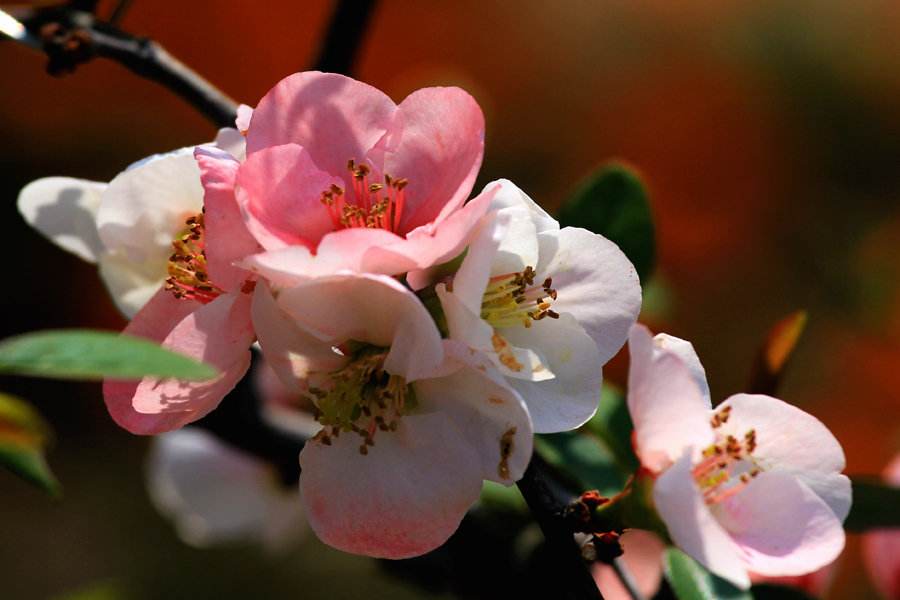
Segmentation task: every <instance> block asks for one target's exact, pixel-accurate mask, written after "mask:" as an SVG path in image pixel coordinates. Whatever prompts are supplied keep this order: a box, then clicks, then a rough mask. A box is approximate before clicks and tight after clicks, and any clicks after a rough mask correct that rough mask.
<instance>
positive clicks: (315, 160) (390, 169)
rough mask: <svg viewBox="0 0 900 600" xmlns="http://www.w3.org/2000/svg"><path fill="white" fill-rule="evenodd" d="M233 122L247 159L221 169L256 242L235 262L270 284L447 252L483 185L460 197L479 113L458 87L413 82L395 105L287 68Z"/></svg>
mask: <svg viewBox="0 0 900 600" xmlns="http://www.w3.org/2000/svg"><path fill="white" fill-rule="evenodd" d="M248 117H249V118H248ZM241 122H242V127H244V126H246V128H247V134H246V135H247V160H246V162H245V163H244V164H241V165H240V166H239V167H237V165H234V166H233V167H230V168H236V169H237V176H236V178H235V186H236V188H235V189H236V195H237V199H238V202H239V204H240V206H241V210H242V211H243V215H244V219H245V220H246V223H247V227H248V229H249V230H250V231H251V233H252V234H253V235H254V236H255V238H256V239H257V240H258V241H259V243H260V244H261V245H262V246H263V248H265V250H267V252H266V253H264V254H261V255H259V256H255V257H253V258H251V259H248V260H247V261H246V264H247V266H248V267H249V268H251V269H253V270H255V271H258V272H259V273H261V274H263V275H265V276H266V277H267V278H269V279H270V280H271V281H272V282H273V283H279V284H288V283H290V282H293V281H295V280H296V278H297V277H308V276H314V275H318V274H327V273H333V272H336V271H338V270H340V269H351V270H354V271H357V272H371V273H382V274H388V275H397V274H401V273H405V272H408V271H414V270H417V269H423V268H426V267H429V266H431V265H434V264H437V263H440V262H444V261H446V260H449V259H450V258H452V257H454V256H456V255H457V254H459V253H460V252H461V251H462V249H463V247H464V246H465V243H466V240H467V237H468V235H469V232H470V230H471V229H472V227H473V226H474V224H475V223H476V222H477V220H478V219H479V218H480V217H481V216H482V215H483V214H484V212H485V211H486V210H487V204H488V202H490V197H491V196H492V194H493V191H489V192H487V193H485V194H482V195H481V196H479V197H478V198H476V199H474V200H472V201H471V202H469V203H468V204H467V205H465V206H463V203H464V202H465V200H466V198H468V195H469V192H470V191H471V189H472V185H473V183H474V181H475V177H476V175H477V173H478V169H479V167H480V165H481V158H482V153H483V146H484V118H483V116H482V114H481V110H480V108H479V107H478V104H477V103H476V102H475V100H474V99H472V97H471V96H469V95H468V94H467V93H466V92H464V91H462V90H460V89H458V88H425V89H421V90H418V91H416V92H414V93H413V94H410V95H409V96H408V97H407V98H406V99H405V100H404V101H403V102H401V103H400V104H399V105H395V104H394V103H393V101H391V99H390V98H388V97H387V96H386V95H385V94H384V93H382V92H380V91H379V90H377V89H375V88H373V87H371V86H369V85H366V84H364V83H361V82H358V81H355V80H353V79H350V78H347V77H344V76H341V75H336V74H332V73H318V72H307V73H298V74H295V75H291V76H290V77H287V78H286V79H284V80H282V81H281V82H279V83H278V84H277V85H276V86H275V87H274V88H272V90H270V91H269V93H268V94H266V96H265V97H263V99H262V100H260V102H259V104H258V105H257V106H256V108H255V109H253V111H252V116H251V115H250V113H249V111H248V110H245V111H244V112H243V114H242V115H241ZM221 160H222V161H224V162H228V161H229V159H228V158H227V157H221ZM235 162H236V161H235ZM285 279H286V281H285Z"/></svg>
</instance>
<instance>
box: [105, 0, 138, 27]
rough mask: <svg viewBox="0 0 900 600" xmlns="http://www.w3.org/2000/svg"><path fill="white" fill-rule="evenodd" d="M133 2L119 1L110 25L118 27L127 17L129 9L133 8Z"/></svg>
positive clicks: (110, 17) (129, 0) (127, 0)
mask: <svg viewBox="0 0 900 600" xmlns="http://www.w3.org/2000/svg"><path fill="white" fill-rule="evenodd" d="M131 1H132V0H119V3H118V4H116V7H115V8H114V9H113V11H112V14H111V15H109V23H110V24H112V25H118V24H119V22H121V21H122V19H123V18H124V17H125V13H127V12H128V9H129V8H131Z"/></svg>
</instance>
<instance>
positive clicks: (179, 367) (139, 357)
mask: <svg viewBox="0 0 900 600" xmlns="http://www.w3.org/2000/svg"><path fill="white" fill-rule="evenodd" d="M0 373H9V374H16V375H31V376H34V377H51V378H55V379H103V378H104V377H110V378H116V379H140V378H142V377H145V376H152V377H172V378H175V379H185V380H189V381H203V380H206V379H212V378H213V377H215V376H216V375H218V372H217V371H216V369H215V368H213V367H211V366H210V365H207V364H204V363H201V362H198V361H196V360H194V359H192V358H189V357H187V356H184V355H181V354H178V353H175V352H172V351H170V350H166V349H164V348H162V347H160V346H159V344H156V343H154V342H151V341H150V340H145V339H142V338H136V337H131V336H127V335H120V334H118V333H112V332H108V331H93V330H86V329H71V330H53V331H39V332H35V333H28V334H25V335H21V336H17V337H13V338H9V339H6V340H4V341H2V342H0Z"/></svg>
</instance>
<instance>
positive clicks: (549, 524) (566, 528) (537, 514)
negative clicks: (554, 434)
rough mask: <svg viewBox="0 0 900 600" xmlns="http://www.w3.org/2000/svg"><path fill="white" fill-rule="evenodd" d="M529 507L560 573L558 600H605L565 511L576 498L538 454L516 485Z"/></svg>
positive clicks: (556, 569) (534, 456) (555, 569)
mask: <svg viewBox="0 0 900 600" xmlns="http://www.w3.org/2000/svg"><path fill="white" fill-rule="evenodd" d="M517 485H518V486H519V491H520V492H522V496H523V497H524V498H525V502H526V503H527V504H528V508H529V509H530V510H531V513H532V514H533V515H534V518H535V519H536V520H537V522H538V525H539V526H540V528H541V531H542V532H543V533H544V538H545V539H546V540H547V545H548V546H549V548H550V551H551V552H550V555H551V557H552V560H553V561H554V562H555V563H556V564H555V565H554V571H555V572H557V573H558V574H559V593H560V595H559V596H558V597H559V598H566V599H571V600H582V599H591V600H597V599H598V598H600V599H601V600H602V598H603V596H601V595H600V590H598V589H597V584H596V583H595V582H594V578H593V577H592V576H591V573H590V570H589V569H588V566H587V564H586V562H585V560H584V559H583V558H582V554H581V548H580V547H579V546H578V544H577V543H576V542H575V538H574V536H573V531H572V527H571V526H570V524H569V523H568V522H567V521H566V519H565V517H564V512H565V509H566V507H568V505H569V504H570V502H571V501H572V500H574V497H573V496H572V495H571V494H570V493H569V492H568V491H566V489H565V488H564V487H563V486H562V485H561V484H560V483H559V482H558V481H556V480H555V479H554V478H553V476H552V474H551V471H550V467H549V465H548V464H547V463H546V462H545V461H544V459H542V458H541V456H540V455H539V454H537V453H535V454H534V455H533V456H532V457H531V462H529V463H528V468H527V469H526V470H525V474H524V475H523V476H522V479H520V480H519V482H518V483H517Z"/></svg>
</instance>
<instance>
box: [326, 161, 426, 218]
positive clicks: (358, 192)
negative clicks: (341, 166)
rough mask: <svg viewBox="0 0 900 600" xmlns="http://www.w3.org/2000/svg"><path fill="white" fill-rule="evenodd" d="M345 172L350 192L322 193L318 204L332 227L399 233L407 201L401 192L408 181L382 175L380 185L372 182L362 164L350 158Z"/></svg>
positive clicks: (339, 189) (333, 188)
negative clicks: (367, 228) (348, 174)
mask: <svg viewBox="0 0 900 600" xmlns="http://www.w3.org/2000/svg"><path fill="white" fill-rule="evenodd" d="M347 169H348V170H349V171H350V181H351V183H352V184H353V190H352V193H346V192H345V191H344V188H342V187H341V186H339V185H332V186H331V188H329V189H327V190H325V191H324V192H322V198H321V202H322V204H323V205H324V206H325V209H326V210H327V211H328V215H329V216H330V217H331V222H332V224H333V225H334V228H335V229H336V230H337V229H349V228H352V227H369V228H373V229H386V230H387V231H391V232H394V233H398V231H399V229H400V219H401V218H402V216H403V206H404V204H405V202H406V198H405V192H404V189H405V188H406V186H407V184H408V183H409V181H408V180H406V179H404V178H399V179H396V178H394V177H391V176H390V175H388V174H387V173H385V174H384V182H383V183H378V182H375V183H371V182H370V181H369V174H370V173H371V169H370V168H369V167H368V166H367V165H365V164H360V165H357V164H356V162H355V161H354V160H352V159H351V160H350V161H348V162H347Z"/></svg>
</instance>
